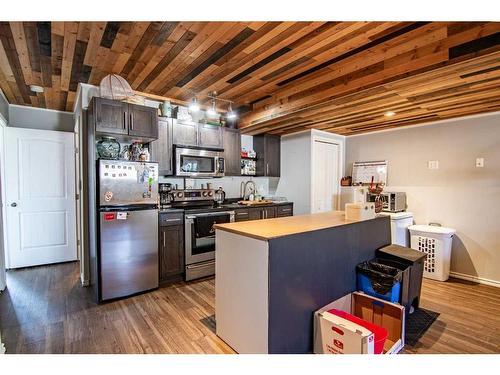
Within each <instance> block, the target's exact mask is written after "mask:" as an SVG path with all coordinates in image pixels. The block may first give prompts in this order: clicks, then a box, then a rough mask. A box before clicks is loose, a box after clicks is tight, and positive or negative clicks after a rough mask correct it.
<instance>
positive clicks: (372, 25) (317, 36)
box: [0, 22, 500, 135]
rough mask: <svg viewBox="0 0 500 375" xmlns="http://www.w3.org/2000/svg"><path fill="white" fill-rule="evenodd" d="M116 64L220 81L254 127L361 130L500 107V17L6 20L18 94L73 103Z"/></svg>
mask: <svg viewBox="0 0 500 375" xmlns="http://www.w3.org/2000/svg"><path fill="white" fill-rule="evenodd" d="M111 72H112V73H116V74H120V75H121V76H123V77H124V78H126V79H127V80H128V82H129V83H130V84H131V86H132V88H133V89H134V90H137V91H141V92H145V93H149V94H155V95H160V96H166V97H171V98H176V99H178V100H189V99H190V98H191V97H192V96H193V94H194V93H195V94H196V95H197V96H198V98H199V99H203V98H205V96H206V94H207V93H209V92H211V91H214V90H215V91H217V92H218V93H219V95H220V97H222V98H225V99H230V100H234V101H235V103H236V104H237V105H236V106H237V107H239V111H240V125H239V126H240V128H241V129H242V131H243V132H244V133H248V134H259V133H263V132H271V133H275V134H287V133H291V132H296V131H300V130H304V129H308V128H317V129H323V130H326V131H331V132H335V133H338V134H345V135H349V134H357V133H361V132H366V131H371V130H377V129H385V128H392V127H397V126H404V125H409V124H414V123H421V122H426V121H434V120H438V119H444V118H451V117H457V116H463V115H468V114H474V113H481V112H490V111H496V110H499V109H500V88H499V83H500V81H499V80H500V23H497V22H0V88H1V89H2V90H3V92H4V93H5V95H6V96H7V99H8V100H9V102H11V103H15V104H21V105H29V106H35V107H41V108H50V109H59V110H72V108H73V102H74V98H75V92H76V89H77V85H78V83H79V82H84V83H90V84H93V85H98V84H99V82H100V80H101V79H102V78H103V77H104V76H105V75H107V74H109V73H111ZM29 85H40V86H43V87H44V88H45V91H44V92H43V93H34V92H32V91H30V89H29ZM386 111H393V112H395V113H396V114H395V115H394V116H392V117H385V116H384V113H385V112H386Z"/></svg>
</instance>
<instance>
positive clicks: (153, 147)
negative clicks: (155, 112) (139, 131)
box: [149, 117, 174, 176]
mask: <svg viewBox="0 0 500 375" xmlns="http://www.w3.org/2000/svg"><path fill="white" fill-rule="evenodd" d="M149 151H150V153H151V160H152V161H156V162H158V172H159V174H160V176H169V175H172V174H173V173H174V168H173V150H172V119H171V118H167V117H160V118H158V139H157V140H156V141H153V142H151V143H150V144H149Z"/></svg>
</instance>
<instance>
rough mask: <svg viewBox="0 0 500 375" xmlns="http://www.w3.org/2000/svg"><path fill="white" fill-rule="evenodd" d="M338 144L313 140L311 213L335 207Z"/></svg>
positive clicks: (337, 182) (337, 178)
mask: <svg viewBox="0 0 500 375" xmlns="http://www.w3.org/2000/svg"><path fill="white" fill-rule="evenodd" d="M338 163H339V146H338V145H337V144H335V143H329V142H324V141H317V140H315V141H314V144H313V176H312V178H313V184H312V210H311V211H312V213H318V212H327V211H331V210H334V209H336V197H337V196H338V189H339V187H338V185H339V177H338V166H339V164H338Z"/></svg>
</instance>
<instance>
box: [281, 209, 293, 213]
mask: <svg viewBox="0 0 500 375" xmlns="http://www.w3.org/2000/svg"><path fill="white" fill-rule="evenodd" d="M291 210H292V209H291V208H283V209H282V210H281V211H283V212H290V211H291Z"/></svg>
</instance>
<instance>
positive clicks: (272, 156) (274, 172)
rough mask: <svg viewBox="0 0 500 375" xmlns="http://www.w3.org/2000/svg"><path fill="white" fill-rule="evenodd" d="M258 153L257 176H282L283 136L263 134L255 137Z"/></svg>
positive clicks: (254, 144) (254, 142)
mask: <svg viewBox="0 0 500 375" xmlns="http://www.w3.org/2000/svg"><path fill="white" fill-rule="evenodd" d="M253 148H254V150H255V152H256V153H257V176H265V177H280V169H281V168H280V158H281V138H280V137H279V136H277V135H271V134H263V135H257V136H254V137H253Z"/></svg>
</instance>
